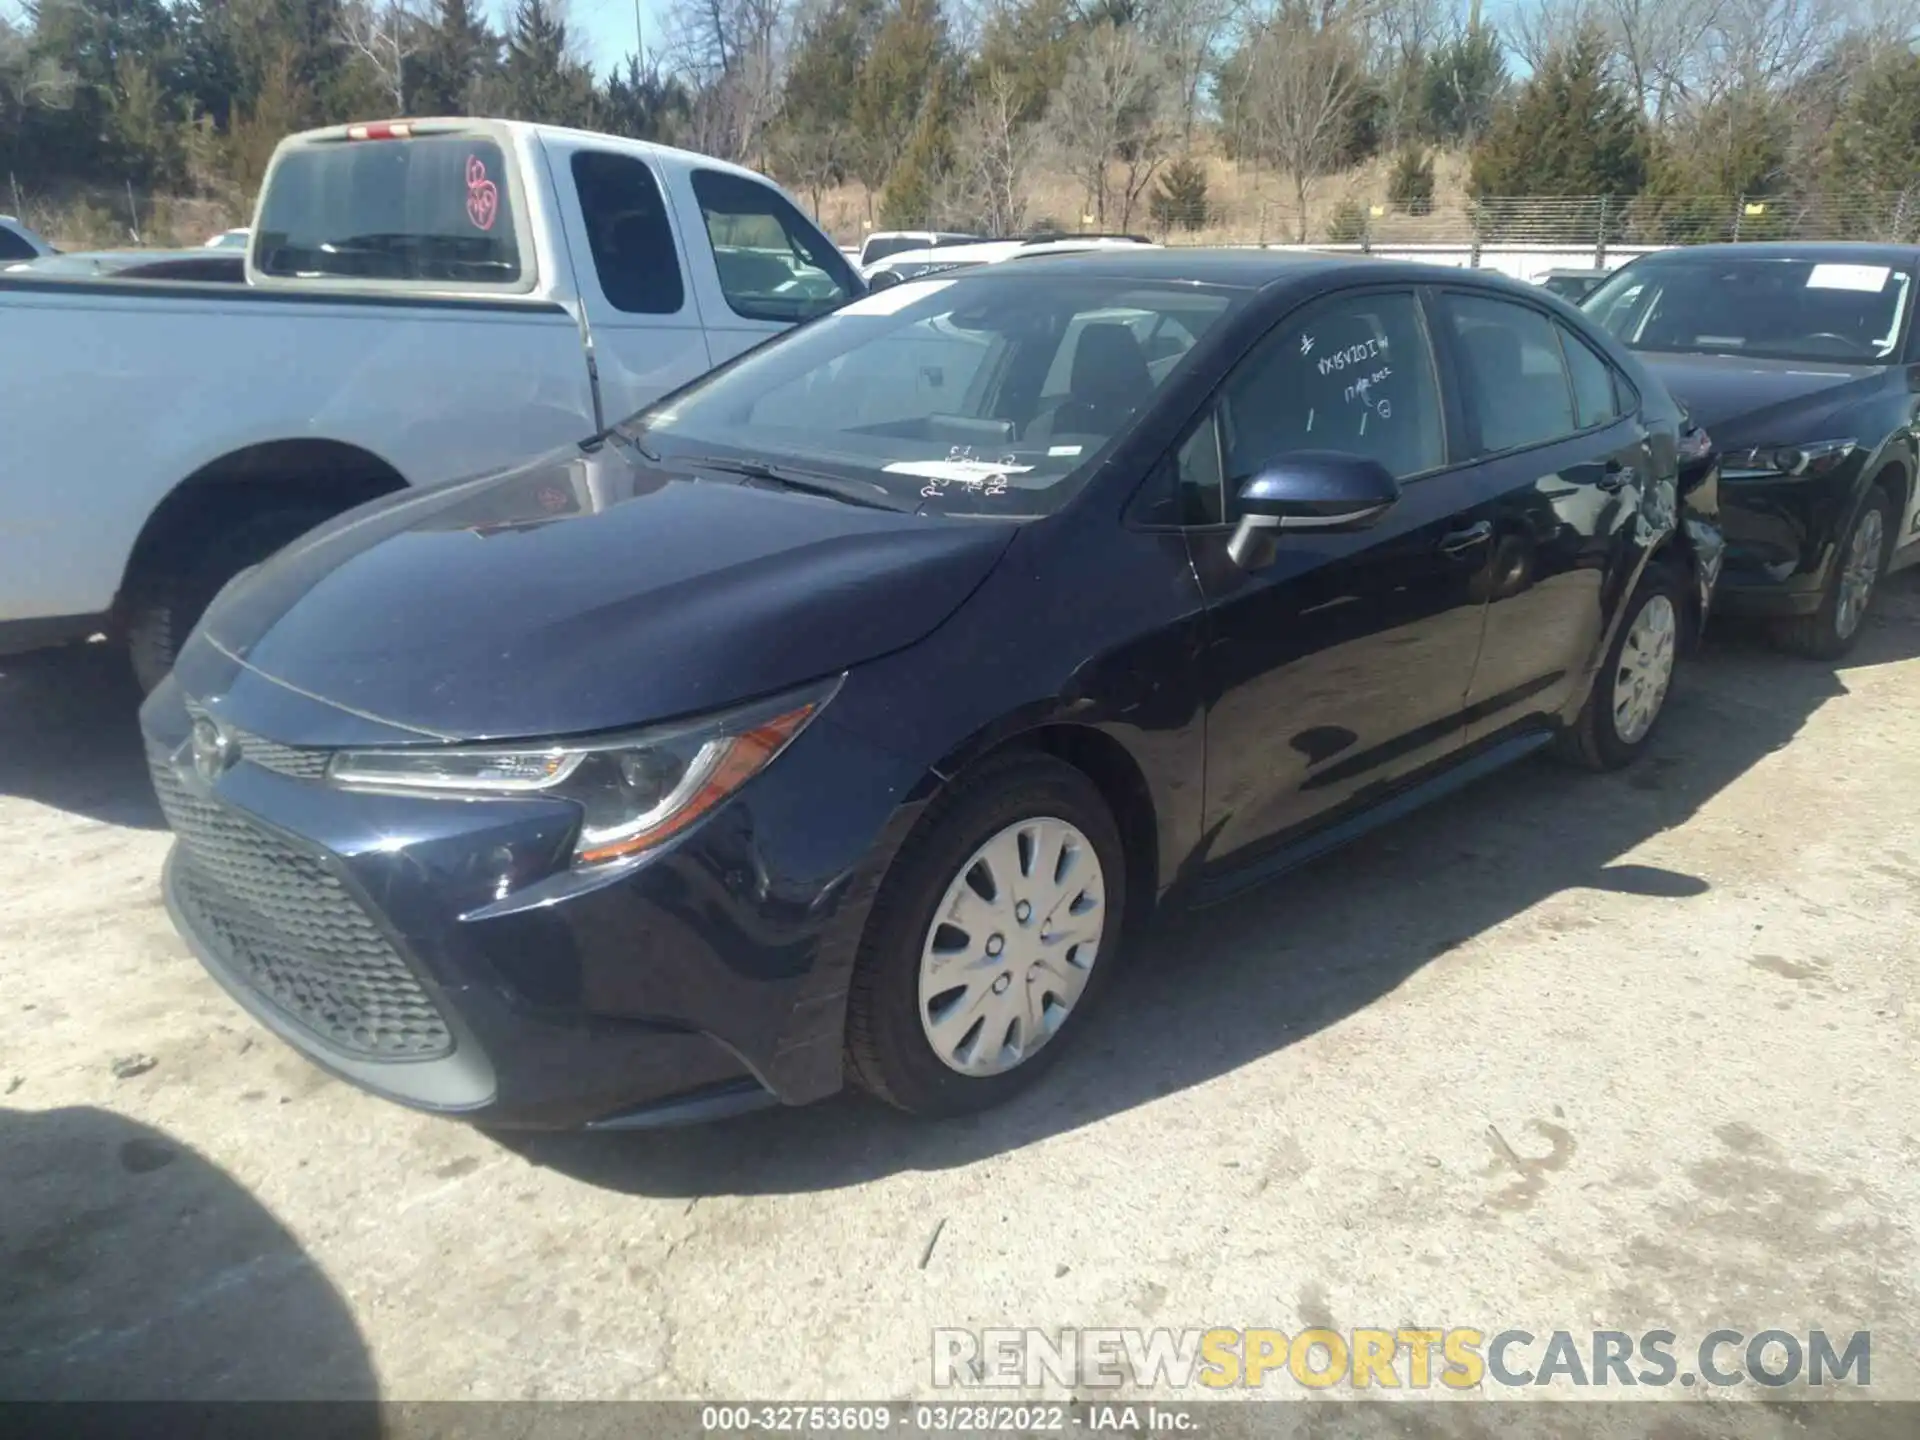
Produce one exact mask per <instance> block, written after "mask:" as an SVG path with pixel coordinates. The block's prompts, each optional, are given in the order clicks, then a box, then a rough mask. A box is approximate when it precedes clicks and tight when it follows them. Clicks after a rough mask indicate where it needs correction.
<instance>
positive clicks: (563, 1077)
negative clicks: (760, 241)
mask: <svg viewBox="0 0 1920 1440" xmlns="http://www.w3.org/2000/svg"><path fill="white" fill-rule="evenodd" d="M1716 484H1717V479H1716V477H1715V475H1714V474H1713V473H1712V470H1711V467H1706V468H1702V467H1701V466H1700V465H1699V463H1698V457H1697V456H1693V455H1691V454H1690V453H1689V452H1688V450H1687V443H1686V442H1685V440H1684V439H1683V435H1682V421H1681V416H1680V413H1679V411H1678V409H1677V407H1676V406H1675V404H1674V403H1673V401H1672V400H1671V399H1669V397H1668V396H1667V394H1666V392H1665V391H1664V390H1663V389H1662V388H1661V387H1660V385H1659V383H1658V382H1657V381H1655V380H1653V379H1652V378H1651V377H1650V376H1649V375H1648V374H1647V372H1646V371H1645V370H1644V369H1643V368H1642V367H1641V365H1640V363H1639V362H1638V361H1637V360H1636V359H1635V358H1634V357H1633V356H1632V355H1631V354H1630V353H1629V352H1627V351H1626V350H1624V349H1622V348H1621V347H1620V346H1618V345H1617V344H1616V343H1615V342H1614V341H1612V340H1611V339H1610V338H1609V337H1608V336H1607V335H1606V334H1605V333H1604V332H1603V331H1602V330H1600V329H1599V328H1597V327H1595V326H1593V325H1591V324H1589V323H1587V322H1586V321H1585V320H1583V319H1582V318H1581V317H1580V316H1578V315H1577V314H1575V313H1574V312H1572V311H1570V310H1569V309H1568V308H1567V307H1566V306H1564V305H1563V304H1561V303H1560V302H1558V301H1556V300H1554V299H1553V298H1552V297H1548V296H1543V295H1541V294H1539V293H1538V292H1537V291H1535V290H1533V289H1531V288H1530V287H1525V286H1522V285H1519V284H1517V283H1514V282H1508V281H1503V280H1500V279H1497V278H1495V277H1491V276H1483V275H1476V274H1470V273H1463V272H1461V271H1458V270H1452V269H1433V268H1423V267H1412V266H1399V265H1393V264H1390V263H1385V262H1377V261H1367V260H1360V259H1351V258H1346V257H1331V256H1322V257H1305V256H1278V255H1271V254H1259V253H1219V254H1208V253H1204V252H1193V251H1185V252H1182V251H1162V250H1142V251H1140V252H1137V253H1127V252H1113V253H1110V254H1103V255H1097V256H1095V255H1089V256H1080V257H1067V258H1055V259H1050V260H1046V261H1036V262H1032V263H1026V262H1015V263H1010V264H1006V265H995V266H985V267H981V268H980V269H979V270H976V271H971V272H967V273H964V274H962V275H959V276H955V277H943V278H940V279H935V280H926V281H910V282H907V283H905V284H901V285H899V286H896V287H893V288H892V289H889V290H886V291H882V292H880V293H877V294H873V295H870V296H867V297H865V298H863V299H861V300H858V301H856V302H854V303H853V304H851V305H849V306H847V307H846V308H844V309H843V310H841V311H839V312H837V313H836V314H833V315H831V316H829V317H826V318H823V319H821V320H819V321H816V322H815V323H812V324H809V325H806V326H803V327H801V328H799V329H797V330H795V331H793V332H791V333H790V334H787V335H785V336H783V337H781V338H779V339H776V340H774V341H772V342H770V343H768V344H766V345H764V346H761V347H760V348H758V349H756V350H754V351H752V352H750V353H748V354H746V355H744V356H742V357H740V358H738V359H736V360H735V361H733V362H731V363H729V364H728V365H726V366H725V367H723V368H722V369H720V370H718V371H716V372H714V373H712V374H710V375H708V376H706V377H704V378H702V379H701V380H699V381H696V382H695V383H693V384H692V385H690V386H688V387H686V388H684V389H682V390H680V391H679V392H677V393H675V394H673V395H671V396H669V397H667V398H666V399H664V400H662V401H661V402H659V403H658V404H656V405H654V406H653V407H651V408H650V409H648V410H646V411H644V412H642V413H640V414H638V415H636V416H634V417H632V418H631V419H630V420H628V421H626V422H624V423H622V424H620V425H618V426H616V427H614V428H613V429H611V430H610V431H608V432H607V433H606V434H604V435H602V436H598V437H595V438H594V439H592V440H590V441H588V442H586V443H584V444H582V445H580V446H578V447H577V448H575V449H573V450H571V451H569V452H568V453H565V454H561V455H555V456H552V457H549V458H548V459H546V460H544V461H542V462H539V463H535V464H532V465H529V466H526V467H524V468H519V469H515V470H513V471H510V472H506V473H501V474H496V475H492V476H487V477H483V478H479V479H475V480H473V481H470V482H467V483H463V484H456V485H453V486H450V487H445V488H440V489H435V490H431V491H422V492H415V493H410V494H404V495H400V496H395V497H393V498H391V499H387V500H383V501H379V502H376V503H374V504H371V505H369V506H366V507H363V508H361V509H359V510H357V511H354V512H351V513H349V514H347V515H344V516H341V517H340V518H338V519H336V520H334V521H332V522H330V523H329V524H327V525H326V526H324V527H323V528H321V529H320V530H318V531H315V532H314V533H312V534H311V535H309V536H308V537H306V538H305V539H303V540H301V541H299V542H297V543H296V544H294V545H293V546H292V547H290V548H289V549H287V550H285V551H283V552H282V553H280V554H279V555H278V556H276V557H274V558H273V559H271V560H270V561H269V562H267V563H266V564H265V565H263V566H260V567H258V568H256V569H255V570H253V571H251V572H248V573H246V574H244V575H242V576H240V577H238V578H237V579H236V580H235V581H234V582H233V583H232V584H230V585H229V586H228V588H227V589H226V590H225V591H224V592H223V593H222V594H221V595H220V597H219V598H218V599H217V600H216V602H215V603H214V605H213V606H212V607H211V608H210V609H209V611H208V612H207V615H206V617H205V619H204V621H203V623H202V624H201V626H200V628H199V629H198V630H197V631H196V632H195V633H194V635H193V636H192V638H191V639H190V641H189V642H188V644H187V645H186V646H185V647H184V649H183V651H182V654H181V656H180V659H179V662H178V664H177V665H176V667H175V669H174V671H173V675H172V677H171V678H170V679H169V680H168V681H167V682H166V683H165V684H164V685H162V686H161V687H160V688H159V689H158V690H156V691H155V692H154V694H153V695H152V696H151V697H149V699H148V701H147V704H146V706H145V709H144V710H143V712H142V720H143V725H144V728H145V732H146V736H147V741H148V746H149V754H150V759H151V764H152V769H153V775H154V779H155V783H156V786H157V788H158V791H159V794H160V798H161V801H162V803H163V805H164V807H165V810H166V813H167V816H168V818H169V820H170V821H171V823H172V825H173V828H174V830H175V831H176V833H177V836H178V839H177V843H176V844H175V846H174V848H173V851H172V853H171V856H170V858H169V861H168V864H167V869H166V877H165V889H166V894H167V899H168V902H169V905H170V907H171V910H172V914H173V917H174V920H175V923H176V924H177V925H178V927H179V929H180V931H181V933H182V934H183V935H184V936H186V938H187V939H188V941H189V942H190V943H191V944H192V946H193V947H194V949H195V950H196V951H197V952H198V953H199V955H200V956H201V958H202V960H203V961H204V962H205V964H206V966H207V968H208V969H209V970H210V971H211V972H212V974H213V975H214V976H215V977H216V978H217V979H218V980H219V981H220V983H221V984H223V985H224V986H226V987H227V989H228V990H230V991H231V992H232V994H233V995H234V996H235V998H236V999H237V1000H238V1001H239V1002H240V1003H241V1004H242V1005H244V1006H246V1007H247V1008H248V1009H249V1010H250V1011H252V1012H253V1014H254V1015H255V1016H256V1017H257V1018H258V1019H259V1020H260V1021H261V1022H262V1023H263V1024H265V1025H266V1026H268V1027H270V1028H271V1029H273V1030H274V1031H276V1032H277V1033H278V1034H279V1035H280V1036H281V1037H283V1038H284V1039H285V1040H286V1041H288V1042H289V1043H291V1044H292V1045H294V1046H296V1047H297V1048H298V1049H299V1050H301V1051H302V1052H304V1053H305V1054H306V1055H307V1056H308V1057H310V1058H311V1059H312V1060H314V1061H315V1062H317V1063H318V1064H320V1065H322V1066H324V1067H326V1068H327V1069H328V1070H330V1071H332V1072H333V1073H334V1074H336V1075H339V1076H342V1077H344V1078H346V1079H348V1080H350V1081H352V1082H353V1083H355V1084H358V1085H361V1086H364V1087H366V1088H367V1089H369V1090H371V1091H375V1092H377V1093H379V1094H381V1095H383V1096H386V1097H388V1098H390V1099H393V1100H396V1101H400V1102H403V1103H406V1104H409V1105H412V1106H416V1107H420V1108H423V1109H427V1110H431V1111H437V1112H442V1113H447V1114H454V1115H461V1116H465V1117H468V1118H470V1119H472V1120H474V1121H478V1122H482V1123H487V1124H492V1125H503V1126H505V1125H517V1126H545V1127H579V1126H597V1127H608V1128H623V1127H625V1128H633V1127H643V1126H649V1125H658V1124H664V1123H670V1122H675V1121H684V1120H689V1119H696V1118H702V1117H711V1116H717V1115H722V1114H727V1113H731V1112H733V1111H737V1110H741V1109H745V1108H750V1107H753V1106H756V1105H761V1104H767V1103H770V1102H784V1103H787V1104H798V1103H802V1102H805V1101H811V1100H815V1099H818V1098H820V1097H822V1096H825V1095H827V1094H828V1093H830V1092H832V1091H834V1090H836V1089H838V1088H839V1087H840V1086H841V1084H842V1083H843V1078H844V1077H848V1076H851V1077H852V1078H853V1079H854V1080H855V1081H856V1082H857V1083H858V1084H859V1085H860V1086H862V1087H864V1088H865V1089H866V1090H868V1091H870V1092H872V1093H873V1094H875V1095H877V1096H879V1097H881V1098H882V1099H884V1100H887V1101H890V1102H892V1103H893V1104H895V1105H897V1106H900V1107H902V1108H904V1109H906V1110H908V1111H911V1112H915V1113H919V1114H924V1115H950V1114H955V1113H959V1112H964V1111H970V1110H975V1109H978V1108H980V1107H983V1106H987V1105H991V1104H994V1103H996V1102H998V1101H1001V1100H1003V1099H1005V1098H1006V1097H1007V1096H1009V1095H1010V1094H1012V1093H1013V1092H1015V1091H1016V1090H1019V1089H1020V1088H1021V1087H1023V1086H1025V1085H1027V1084H1029V1083H1030V1082H1032V1081H1033V1080H1034V1079H1035V1078H1036V1077H1037V1076H1039V1075H1040V1073H1041V1072H1042V1071H1044V1070H1045V1069H1046V1067H1047V1066H1049V1065H1050V1064H1052V1063H1053V1062H1054V1061H1055V1060H1056V1059H1058V1058H1059V1057H1060V1055H1061V1054H1062V1053H1063V1051H1064V1050H1066V1049H1067V1048H1068V1047H1069V1045H1070V1044H1071V1042H1072V1041H1073V1039H1074V1037H1075V1036H1076V1035H1077V1034H1079V1033H1080V1032H1081V1031H1083V1030H1084V1029H1085V1028H1086V1024H1087V1022H1086V1019H1085V1017H1086V1014H1087V1012H1088V1011H1089V1009H1091V1008H1092V1007H1093V1006H1094V1005H1095V1003H1096V1002H1097V1000H1098V999H1099V997H1100V994H1101V992H1102V990H1103V989H1104V988H1105V987H1106V985H1107V983H1108V982H1109V980H1110V979H1111V977H1112V973H1113V970H1114V967H1115V957H1116V950H1117V947H1118V946H1119V945H1120V943H1121V940H1122V937H1123V936H1124V935H1125V934H1126V933H1127V932H1128V930H1129V929H1130V928H1131V927H1132V926H1134V925H1135V924H1136V923H1137V922H1138V921H1139V920H1140V919H1141V918H1142V917H1143V916H1144V915H1145V914H1146V913H1147V912H1148V911H1149V910H1150V909H1152V908H1153V907H1154V906H1156V905H1159V904H1174V903H1182V902H1186V901H1190V900H1212V899H1215V898H1218V897H1221V896H1224V895H1227V894H1229V893H1232V892H1233V891H1235V890H1238V889H1240V888H1241V887H1243V886H1246V885H1249V884H1252V883H1254V882H1256V881H1259V880H1261V879H1263V878H1265V877H1267V876H1271V875H1273V874H1275V873H1277V872H1279V871H1282V870H1285V869H1287V868H1288V867H1290V866H1294V865H1297V864H1299V863H1301V862H1302V861H1304V860H1306V859H1308V858H1310V857H1312V856H1315V855H1317V854H1320V853H1321V852H1324V851H1326V850H1328V849H1330V848H1331V847H1333V846H1335V845H1337V844H1340V843H1341V842H1343V841H1345V840H1347V839H1350V838H1351V837H1353V836H1355V835H1357V834H1359V833H1361V832H1362V831H1364V830H1366V829H1367V828H1368V827H1370V826H1372V825H1375V824H1377V823H1379V822H1382V821H1385V820H1388V819H1390V818H1392V817H1394V816H1396V815H1399V814H1402V813H1404V812H1406V811H1407V810H1409V809H1410V808H1412V807H1413V806H1415V805H1417V804H1419V803H1421V802H1423V801H1427V800H1430V799H1432V798H1434V797H1436V796H1439V795H1442V794H1445V793H1446V792H1448V791H1449V790H1452V789H1454V788H1455V787H1457V786H1459V785H1462V784H1464V783H1466V782H1468V781H1470V780H1471V779H1473V778H1474V777H1476V776H1479V775H1482V774H1485V773H1486V772H1488V771H1489V770H1491V769H1493V768H1495V767H1496V766H1500V765H1503V764H1505V763H1507V762H1509V761H1513V760H1517V759H1519V758H1520V757H1522V756H1525V755H1528V754H1530V753H1531V752H1533V751H1535V750H1538V749H1540V748H1542V747H1548V746H1552V747H1556V748H1558V749H1559V750H1560V751H1562V752H1563V753H1564V754H1566V755H1567V756H1569V757H1570V758H1572V759H1574V760H1577V761H1579V762H1582V763H1584V764H1586V765H1589V766H1592V767H1600V768H1605V767H1613V766H1619V765H1623V764H1625V763H1627V762H1628V761H1630V760H1631V759H1633V757H1634V756H1635V755H1637V754H1639V753H1641V752H1642V751H1644V750H1645V749H1646V747H1647V745H1648V744H1649V743H1650V736H1652V735H1653V733H1654V731H1655V726H1656V724H1657V722H1658V720H1659V718H1660V714H1661V711H1662V707H1663V704H1664V702H1665V700H1666V698H1667V696H1668V694H1669V686H1670V683H1671V681H1672V678H1673V674H1674V666H1675V661H1676V657H1677V656H1678V655H1679V654H1680V653H1681V652H1682V651H1683V650H1684V649H1685V648H1686V647H1687V646H1688V645H1689V643H1690V642H1691V640H1692V638H1693V637H1694V636H1695V635H1696V634H1697V632H1698V629H1699V626H1700V624H1701V622H1702V619H1703V617H1704V615H1705V614H1706V612H1707V608H1708V605H1709V603H1710V600H1711V596H1712V590H1713V585H1714V581H1715V577H1716V574H1717V570H1718V566H1719V539H1718V533H1717V530H1716V528H1715V524H1714V519H1713V509H1714V491H1715V487H1716ZM1227 1003H1230V1001H1229V1002H1227Z"/></svg>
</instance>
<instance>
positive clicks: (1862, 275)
mask: <svg viewBox="0 0 1920 1440" xmlns="http://www.w3.org/2000/svg"><path fill="white" fill-rule="evenodd" d="M1917 274H1920V248H1916V247H1914V246H1911V245H1903V246H1881V245H1857V244H1837V243H1836V244H1826V245H1808V244H1768V245H1755V244H1742V245H1700V246H1694V247H1690V248H1687V249H1680V250H1664V251H1659V252H1657V253H1655V254H1652V255H1648V256H1645V257H1644V258H1642V259H1639V260H1635V261H1634V262H1632V263H1631V264H1629V265H1627V266H1625V267H1623V268H1622V269H1620V270H1618V271H1616V272H1615V273H1614V274H1613V276H1612V278H1610V279H1609V280H1608V281H1607V282H1606V283H1605V284H1604V285H1602V286H1601V287H1600V288H1599V289H1597V290H1596V291H1594V292H1593V294H1592V295H1591V296H1590V297H1588V299H1586V300H1585V301H1584V302H1583V304H1584V308H1585V309H1586V311H1587V313H1588V314H1589V315H1590V316H1591V317H1592V318H1593V319H1594V320H1595V321H1596V322H1598V323H1599V324H1600V325H1602V326H1604V327H1605V328H1606V329H1607V330H1609V331H1611V332H1612V334H1613V335H1614V337H1615V338H1616V339H1618V340H1619V341H1620V342H1621V343H1622V344H1624V345H1626V346H1627V347H1628V348H1630V349H1632V350H1633V351H1635V352H1636V353H1637V354H1638V355H1639V357H1640V358H1641V360H1642V361H1643V362H1644V363H1645V364H1646V365H1647V367H1648V368H1649V369H1650V370H1652V371H1653V373H1654V374H1656V375H1658V376H1659V377H1660V379H1661V381H1662V382H1663V383H1664V384H1665V385H1666V386H1667V387H1668V388H1669V390H1671V391H1672V393H1673V395H1674V396H1675V397H1676V398H1677V399H1678V400H1680V401H1681V402H1682V403H1683V404H1684V405H1685V406H1686V408H1687V409H1688V410H1690V411H1691V412H1692V413H1693V415H1694V416H1695V418H1696V419H1697V420H1698V421H1699V422H1700V424H1701V425H1702V426H1704V427H1705V429H1706V431H1707V433H1708V434H1710V435H1711V436H1712V437H1713V439H1714V441H1715V443H1716V444H1717V445H1718V446H1719V447H1720V465H1721V479H1722V481H1723V482H1724V483H1723V484H1722V486H1721V488H1720V497H1721V501H1722V504H1723V507H1724V518H1725V525H1726V534H1727V565H1726V581H1725V584H1724V585H1723V586H1722V588H1721V592H1720V609H1721V610H1722V612H1723V613H1726V614H1740V615H1754V616H1762V617H1765V618H1767V619H1769V620H1770V621H1771V622H1772V624H1773V629H1774V632H1775V634H1776V636H1777V637H1778V639H1779V640H1780V641H1781V642H1782V643H1783V644H1784V645H1785V646H1786V647H1787V648H1788V649H1791V650H1794V651H1797V652H1798V653H1800V654H1803V655H1808V656H1812V657H1814V658H1817V659H1828V660H1830V659H1836V658H1838V657H1840V656H1842V655H1844V654H1846V653H1847V651H1849V650H1851V649H1852V648H1853V646H1854V644H1855V642H1857V641H1858V640H1859V638H1860V635H1861V631H1862V628H1863V626H1864V624H1865V621H1866V617H1867V613H1868V610H1869V608H1870V607H1871V605H1872V603H1873V598H1874V595H1875V593H1876V591H1877V589H1878V586H1879V581H1880V578H1881V577H1882V576H1883V575H1885V574H1887V573H1888V572H1889V571H1891V570H1893V569H1896V568H1899V567H1900V566H1903V565H1909V564H1912V563H1914V562H1915V561H1920V492H1916V488H1915V485H1914V476H1915V473H1916V471H1917V470H1920V444H1917V443H1916V437H1917V436H1920V331H1916V329H1915V327H1914V323H1913V311H1914V295H1913V291H1914V286H1915V277H1916V275H1917Z"/></svg>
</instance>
